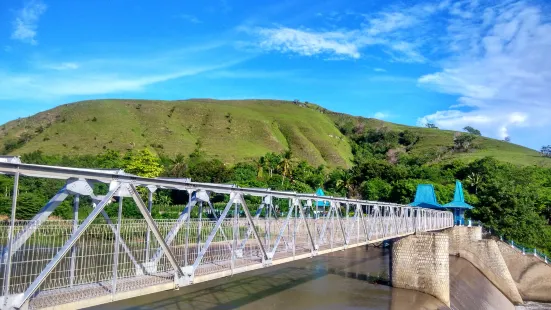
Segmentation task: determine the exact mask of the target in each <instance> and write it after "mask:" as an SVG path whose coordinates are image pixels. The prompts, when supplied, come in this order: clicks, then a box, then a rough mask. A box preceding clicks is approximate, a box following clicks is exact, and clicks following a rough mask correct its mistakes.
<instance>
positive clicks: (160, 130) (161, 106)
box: [0, 99, 551, 167]
mask: <svg viewBox="0 0 551 310" xmlns="http://www.w3.org/2000/svg"><path fill="white" fill-rule="evenodd" d="M344 123H351V124H353V125H354V126H358V125H359V124H361V126H364V127H365V128H381V127H387V128H388V129H391V130H396V131H403V130H406V129H409V130H411V131H414V132H416V133H417V134H418V135H419V137H420V139H419V141H418V142H417V143H416V144H415V145H414V146H413V147H412V148H411V150H409V152H410V153H412V154H423V153H430V152H436V151H438V149H441V148H443V147H448V146H451V145H453V135H454V132H453V131H446V130H437V129H428V128H418V127H410V126H405V125H399V124H393V123H389V122H384V121H380V120H376V119H367V118H361V117H355V116H350V115H347V114H341V113H335V112H331V111H328V110H325V109H323V108H321V107H319V106H316V105H313V104H294V103H292V102H288V101H276V100H223V101H222V100H208V99H191V100H183V101H151V100H94V101H82V102H77V103H73V104H66V105H62V106H59V107H57V108H54V109H52V110H49V111H45V112H42V113H39V114H37V115H34V116H31V117H29V118H22V119H18V120H15V121H12V122H9V123H7V124H5V125H2V126H1V127H0V152H2V151H1V150H2V148H4V150H3V153H9V154H23V153H27V152H31V151H35V150H42V151H43V152H45V153H47V154H59V155H65V154H67V155H76V154H97V153H101V152H103V151H104V150H105V149H115V150H120V151H125V150H129V149H141V148H144V147H150V148H152V149H154V150H155V151H156V152H158V153H165V154H167V155H171V156H173V155H175V154H178V153H182V154H186V155H187V154H189V153H191V152H192V151H193V150H194V149H195V147H196V144H197V143H200V145H201V148H202V149H203V150H204V151H205V152H206V154H207V155H208V156H211V157H213V158H219V159H220V160H222V161H223V162H225V163H229V164H231V163H235V162H239V161H244V160H251V159H256V158H258V157H260V156H262V155H264V154H266V153H267V152H278V153H279V152H282V151H284V150H286V149H289V148H290V149H291V150H292V151H293V153H294V155H295V156H296V157H298V158H301V159H305V160H307V161H308V162H309V163H310V164H313V165H320V164H324V165H327V166H329V167H337V166H340V167H346V166H349V165H350V160H351V158H352V154H351V147H350V144H349V142H348V140H347V138H346V137H344V136H343V134H342V133H341V132H340V131H339V129H338V128H339V127H341V126H342V125H343V124H344ZM476 144H477V148H476V149H475V150H474V151H472V152H468V153H459V154H452V155H451V156H448V159H453V158H457V157H459V158H464V159H465V160H473V159H476V158H481V157H484V156H494V157H496V158H497V159H499V160H502V161H505V162H510V163H514V164H520V165H542V166H551V160H550V159H548V158H543V157H541V156H540V155H539V153H538V152H536V151H534V150H531V149H528V148H525V147H522V146H519V145H515V144H512V143H507V142H503V141H498V140H494V139H489V138H483V137H480V138H477V141H476Z"/></svg>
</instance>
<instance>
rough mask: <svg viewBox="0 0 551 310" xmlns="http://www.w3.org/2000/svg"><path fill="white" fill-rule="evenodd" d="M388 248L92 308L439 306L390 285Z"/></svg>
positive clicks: (335, 255)
mask: <svg viewBox="0 0 551 310" xmlns="http://www.w3.org/2000/svg"><path fill="white" fill-rule="evenodd" d="M388 257H389V253H388V250H387V249H378V248H369V250H366V248H354V249H349V250H346V251H341V252H336V253H331V254H327V255H322V256H316V257H314V258H312V259H304V260H299V261H295V262H291V263H287V264H282V265H277V266H273V267H271V268H267V269H260V270H255V271H251V272H248V273H244V274H239V275H235V276H232V277H227V278H222V279H217V280H213V281H208V282H204V283H198V284H194V285H192V286H188V287H184V288H181V289H180V290H179V291H167V292H161V293H157V294H153V295H146V296H142V297H138V298H133V299H129V300H123V301H119V302H115V303H111V304H108V305H102V306H98V307H96V308H95V309H136V310H145V309H178V310H184V309H200V310H203V309H213V310H221V309H235V308H240V309H404V308H403V307H404V306H406V308H409V309H413V308H410V307H407V305H409V304H410V303H411V302H415V303H416V304H420V305H421V308H417V309H423V308H424V306H423V305H427V307H426V308H424V309H439V308H440V306H442V305H441V304H440V303H438V301H436V299H435V298H434V297H432V296H429V295H426V294H423V293H419V292H415V291H410V290H401V289H393V288H391V287H389V286H388V284H389V259H388Z"/></svg>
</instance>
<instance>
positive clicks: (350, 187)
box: [335, 170, 355, 198]
mask: <svg viewBox="0 0 551 310" xmlns="http://www.w3.org/2000/svg"><path fill="white" fill-rule="evenodd" d="M354 185H355V184H354V175H353V174H352V173H350V171H349V170H342V173H341V175H340V178H339V179H338V180H337V182H336V183H335V187H336V190H337V191H338V192H340V193H344V194H345V196H346V197H348V198H351V197H353V196H355V195H354V194H355V186H354Z"/></svg>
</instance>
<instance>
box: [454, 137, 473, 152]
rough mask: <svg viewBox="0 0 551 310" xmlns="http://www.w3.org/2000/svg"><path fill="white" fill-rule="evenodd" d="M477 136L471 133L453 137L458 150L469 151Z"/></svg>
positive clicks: (455, 147)
mask: <svg viewBox="0 0 551 310" xmlns="http://www.w3.org/2000/svg"><path fill="white" fill-rule="evenodd" d="M475 139H476V136H475V135H473V134H470V133H463V134H457V135H455V136H454V138H453V144H454V149H455V150H457V151H464V152H466V151H468V150H469V149H470V148H471V146H472V143H473V141H474V140H475Z"/></svg>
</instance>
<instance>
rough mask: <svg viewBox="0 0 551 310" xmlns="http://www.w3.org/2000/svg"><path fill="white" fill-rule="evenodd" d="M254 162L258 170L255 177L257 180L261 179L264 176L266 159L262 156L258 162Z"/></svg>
mask: <svg viewBox="0 0 551 310" xmlns="http://www.w3.org/2000/svg"><path fill="white" fill-rule="evenodd" d="M254 162H255V164H256V168H257V169H258V171H257V173H256V176H257V177H258V178H259V179H262V177H263V176H264V166H265V165H266V158H265V157H264V156H262V157H260V159H259V160H255V161H254Z"/></svg>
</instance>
